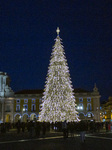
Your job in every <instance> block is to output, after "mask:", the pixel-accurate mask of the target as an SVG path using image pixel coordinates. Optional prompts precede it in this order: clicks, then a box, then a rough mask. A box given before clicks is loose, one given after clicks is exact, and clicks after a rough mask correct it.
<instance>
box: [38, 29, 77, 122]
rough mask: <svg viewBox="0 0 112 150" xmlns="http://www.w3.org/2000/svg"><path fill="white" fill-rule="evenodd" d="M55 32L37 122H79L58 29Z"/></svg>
mask: <svg viewBox="0 0 112 150" xmlns="http://www.w3.org/2000/svg"><path fill="white" fill-rule="evenodd" d="M56 31H57V37H56V39H55V44H54V46H53V50H52V53H51V60H50V64H49V67H48V74H47V78H46V79H47V81H46V85H45V90H44V93H43V94H44V96H43V103H42V104H41V112H40V114H39V121H45V122H56V121H57V122H61V121H64V120H66V121H67V122H71V121H79V119H78V115H77V111H76V104H75V97H74V93H73V88H72V85H71V79H70V74H69V68H68V64H67V60H66V57H65V52H64V49H63V45H62V42H61V38H60V37H59V32H60V30H59V28H57V30H56Z"/></svg>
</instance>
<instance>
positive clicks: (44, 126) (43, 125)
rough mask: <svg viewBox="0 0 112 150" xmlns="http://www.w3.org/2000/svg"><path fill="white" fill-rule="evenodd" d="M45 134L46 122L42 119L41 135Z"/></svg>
mask: <svg viewBox="0 0 112 150" xmlns="http://www.w3.org/2000/svg"><path fill="white" fill-rule="evenodd" d="M45 134H46V123H45V122H44V121H43V123H42V135H43V137H45Z"/></svg>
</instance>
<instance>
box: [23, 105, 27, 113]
mask: <svg viewBox="0 0 112 150" xmlns="http://www.w3.org/2000/svg"><path fill="white" fill-rule="evenodd" d="M23 111H24V112H26V111H28V105H26V104H25V105H23Z"/></svg>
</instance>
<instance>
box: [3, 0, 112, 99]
mask: <svg viewBox="0 0 112 150" xmlns="http://www.w3.org/2000/svg"><path fill="white" fill-rule="evenodd" d="M57 26H59V28H60V31H61V32H60V37H61V38H62V40H63V45H64V50H65V53H66V58H67V61H68V65H69V69H70V75H71V79H72V83H73V87H74V88H84V89H86V90H92V89H93V87H94V83H96V84H97V87H98V89H99V92H100V94H101V96H102V98H101V100H104V99H107V98H108V97H109V96H112V1H111V0H91V1H90V0H82V1H81V0H56V1H54V0H0V71H3V72H7V73H8V75H9V76H10V78H11V87H12V89H13V90H14V91H18V90H22V89H42V88H44V85H45V81H46V75H47V70H48V65H49V60H50V56H51V52H52V46H53V45H54V39H55V38H56V28H57Z"/></svg>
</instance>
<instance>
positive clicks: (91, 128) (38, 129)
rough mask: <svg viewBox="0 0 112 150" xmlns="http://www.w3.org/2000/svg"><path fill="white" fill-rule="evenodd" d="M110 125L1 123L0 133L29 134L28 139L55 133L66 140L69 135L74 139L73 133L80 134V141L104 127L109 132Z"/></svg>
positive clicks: (93, 122) (92, 122)
mask: <svg viewBox="0 0 112 150" xmlns="http://www.w3.org/2000/svg"><path fill="white" fill-rule="evenodd" d="M109 125H110V124H109V123H107V122H106V123H100V122H95V121H90V122H88V121H80V122H68V123H67V122H66V120H65V121H64V122H55V123H51V124H50V123H49V122H47V123H46V122H33V121H30V122H27V123H25V122H20V121H18V122H16V123H2V124H0V133H1V134H5V133H6V132H9V131H10V129H16V131H17V134H20V133H23V134H24V133H26V132H28V133H29V137H34V135H35V136H36V137H40V135H41V136H42V137H45V135H46V132H50V131H51V130H52V131H55V132H63V137H64V138H67V137H68V134H70V135H71V137H74V134H75V133H80V134H81V138H82V141H84V140H85V138H84V135H85V133H86V132H87V133H94V132H100V130H101V129H103V128H104V127H105V129H106V131H109V130H110V126H109Z"/></svg>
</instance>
